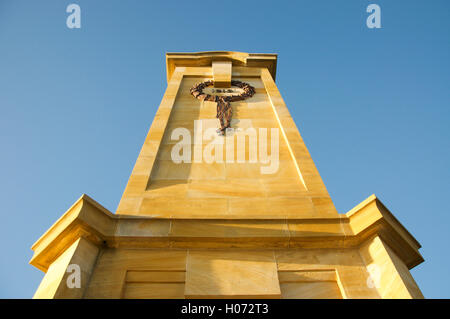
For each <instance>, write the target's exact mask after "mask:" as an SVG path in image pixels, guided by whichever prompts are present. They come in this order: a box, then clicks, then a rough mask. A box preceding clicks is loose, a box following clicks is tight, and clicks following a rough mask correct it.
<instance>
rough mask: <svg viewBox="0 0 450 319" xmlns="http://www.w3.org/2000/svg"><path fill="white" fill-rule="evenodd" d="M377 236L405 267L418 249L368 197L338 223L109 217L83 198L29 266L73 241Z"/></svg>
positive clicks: (358, 240) (290, 240)
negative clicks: (81, 239)
mask: <svg viewBox="0 0 450 319" xmlns="http://www.w3.org/2000/svg"><path fill="white" fill-rule="evenodd" d="M375 235H378V236H380V237H381V238H382V239H383V240H384V241H385V242H386V244H387V245H389V246H390V247H391V248H392V249H393V250H394V251H395V253H396V254H397V255H398V256H399V257H400V258H401V259H402V260H403V261H404V263H405V264H406V265H407V266H408V268H413V267H414V266H416V265H418V264H420V263H421V262H422V261H423V257H422V256H421V255H420V253H419V248H420V247H421V246H420V244H419V243H418V242H417V241H416V240H415V239H414V237H413V236H412V235H411V234H410V233H409V232H408V231H407V230H406V229H405V228H404V227H403V226H402V225H401V224H400V222H399V221H398V220H397V219H396V218H395V217H394V216H393V215H392V214H391V213H390V212H389V211H388V210H387V209H386V207H385V206H384V205H383V204H382V203H381V202H380V201H379V200H378V199H377V198H376V197H375V196H374V195H372V196H370V197H369V198H368V199H366V200H365V201H363V202H362V203H361V204H359V205H358V206H356V207H355V208H354V209H352V210H351V211H350V212H349V213H347V214H345V215H344V214H343V215H339V218H318V219H262V220H260V219H259V220H254V219H228V220H227V219H173V218H170V219H163V218H149V217H141V216H124V215H119V214H117V215H115V214H112V213H111V212H109V211H108V210H107V209H106V208H104V207H103V206H101V205H100V204H98V203H97V202H96V201H94V200H93V199H92V198H90V197H89V196H87V195H83V196H81V197H80V198H79V199H78V200H77V201H76V202H75V204H74V205H72V207H71V208H69V210H68V211H67V212H66V213H65V214H64V215H63V216H62V217H61V218H60V219H59V220H58V221H57V222H56V223H55V224H54V225H53V226H51V227H50V229H49V230H48V231H47V232H46V233H45V234H44V235H42V237H41V238H39V240H38V241H37V242H36V243H35V244H34V245H33V247H32V250H33V251H34V255H33V257H32V259H31V261H30V264H32V265H33V266H35V267H37V268H39V269H40V270H43V271H46V270H47V269H48V267H49V266H50V264H51V263H52V262H53V261H54V260H55V259H56V258H57V257H58V256H60V255H61V254H62V253H63V252H64V251H65V250H66V249H67V248H68V247H70V245H71V244H72V243H73V242H75V241H76V240H77V239H78V238H80V237H84V238H86V239H88V240H90V241H91V242H93V243H95V244H96V245H99V246H102V245H104V246H107V247H121V248H122V247H123V248H125V247H141V248H163V247H166V248H189V247H191V248H192V247H197V248H230V247H233V248H280V249H283V248H351V247H359V246H360V245H361V244H362V243H364V242H366V241H367V240H368V239H370V238H372V237H373V236H375Z"/></svg>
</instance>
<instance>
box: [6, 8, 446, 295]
mask: <svg viewBox="0 0 450 319" xmlns="http://www.w3.org/2000/svg"><path fill="white" fill-rule="evenodd" d="M70 3H77V4H79V5H80V7H81V16H82V17H81V18H82V22H81V26H82V27H81V29H78V30H75V29H68V28H67V26H66V17H67V15H68V14H67V13H66V7H67V5H69V4H70ZM370 3H376V4H378V5H380V7H381V20H382V28H381V29H368V28H367V27H366V24H365V21H366V18H367V16H368V13H366V7H367V6H368V5H369V4H370ZM449 13H450V2H449V1H438V0H435V1H412V0H410V1H381V0H373V1H364V0H348V1H331V0H330V1H323V0H320V1H319V0H318V1H281V0H279V1H276V2H274V1H261V0H259V1H249V0H247V1H227V2H226V3H224V2H222V3H217V4H216V3H215V2H213V1H203V2H192V1H176V2H175V1H137V0H133V1H119V0H108V1H106V0H102V1H100V0H96V1H87V0H72V1H62V0H53V1H22V0H14V1H13V0H9V1H8V0H0V111H1V113H0V146H1V157H0V181H1V182H0V200H1V211H0V214H1V221H2V225H3V231H2V232H1V233H0V236H1V237H0V239H1V240H0V249H1V254H0V255H1V263H0V267H1V268H0V298H30V297H32V295H33V293H34V291H35V290H36V288H37V286H38V284H39V282H40V280H41V279H42V277H43V273H42V272H40V271H39V270H37V269H35V268H34V267H32V266H30V265H29V264H28V261H29V260H30V258H31V255H32V251H31V250H30V247H31V245H32V244H33V242H34V241H35V240H36V239H38V238H39V236H40V235H41V234H43V233H44V231H46V230H47V229H48V228H49V226H50V225H52V224H53V223H54V222H55V221H56V220H57V219H58V218H59V217H60V216H61V215H62V214H63V213H64V211H65V210H66V209H67V208H69V207H70V205H71V204H72V203H73V202H74V201H75V200H76V199H77V198H78V197H79V196H80V195H81V194H82V193H86V194H88V195H90V196H91V197H93V198H94V199H95V200H97V201H98V202H100V203H101V204H102V205H104V206H105V207H107V208H108V209H110V210H111V211H114V210H115V209H116V207H117V204H118V202H119V199H120V197H121V195H122V192H123V190H124V188H125V185H126V182H127V180H128V177H129V174H130V172H131V170H132V167H133V165H134V161H135V160H136V157H137V155H138V153H139V150H140V147H141V146H142V143H143V141H144V138H145V135H146V133H147V130H148V128H149V126H150V124H151V122H152V119H153V116H154V114H155V112H156V109H157V107H158V105H159V102H160V100H161V98H162V95H163V93H164V90H165V86H166V82H165V80H166V78H165V60H164V54H165V52H178V51H179V52H183V51H187V52H193V51H194V52H195V51H210V50H230V51H244V52H258V53H259V52H263V53H278V54H279V62H278V71H277V84H278V86H279V88H280V90H281V93H282V95H283V97H284V99H285V102H286V103H287V105H288V108H289V109H290V111H291V114H292V116H293V118H294V120H295V122H296V123H297V126H298V127H299V129H300V133H301V134H302V136H303V138H304V140H305V142H306V145H307V147H308V148H309V151H310V153H311V155H312V157H313V159H314V161H315V163H316V165H317V167H318V169H319V172H320V174H321V176H322V178H323V180H324V182H325V184H326V186H327V188H328V191H329V192H330V195H331V196H332V199H333V201H334V203H335V205H336V207H337V209H338V211H339V212H340V213H345V212H347V211H348V210H350V209H351V208H352V207H354V206H355V205H356V204H358V203H359V202H361V201H362V200H364V199H365V198H366V197H368V196H369V195H370V194H372V193H374V194H376V195H377V196H378V197H379V198H380V199H381V200H382V201H383V202H384V204H385V205H386V206H387V207H388V208H389V209H390V210H391V211H392V212H393V213H394V215H395V216H396V217H397V218H398V219H399V220H400V221H401V222H402V223H403V225H405V227H407V229H408V230H409V231H410V232H411V233H412V234H413V235H414V236H415V237H416V238H417V239H418V240H419V242H420V243H421V244H422V245H423V248H422V250H421V253H422V254H423V256H424V258H425V262H424V263H422V264H421V265H419V266H417V267H416V268H414V269H413V270H412V274H413V275H414V277H415V279H416V281H417V282H418V284H419V286H420V288H421V289H422V291H423V293H424V295H425V296H426V297H428V298H438V297H444V298H448V297H450V287H449V286H450V272H449V270H448V265H449V264H450V257H449V256H448V245H449V231H450V204H449V200H448V193H449V189H450V187H449V186H450V185H449V180H450V175H449V166H448V164H449V162H450V147H449V137H450V129H449V124H450V123H449V120H450V110H449V106H450V105H449V101H450V88H449V86H450V54H449V53H450V41H449V35H450V33H449V32H450V15H449Z"/></svg>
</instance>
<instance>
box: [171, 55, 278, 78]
mask: <svg viewBox="0 0 450 319" xmlns="http://www.w3.org/2000/svg"><path fill="white" fill-rule="evenodd" d="M213 61H231V62H232V64H233V66H247V67H258V68H267V69H268V70H269V72H270V74H271V75H272V78H273V79H274V80H275V75H276V71H277V54H273V53H245V52H233V51H210V52H193V53H172V52H170V53H166V70H167V82H169V81H170V78H171V77H172V74H173V72H174V70H175V68H176V67H207V66H211V65H212V62H213Z"/></svg>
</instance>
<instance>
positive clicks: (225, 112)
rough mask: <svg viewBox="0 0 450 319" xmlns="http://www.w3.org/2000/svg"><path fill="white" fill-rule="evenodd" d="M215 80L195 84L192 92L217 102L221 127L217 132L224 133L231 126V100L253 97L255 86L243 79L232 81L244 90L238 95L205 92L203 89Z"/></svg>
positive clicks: (198, 96) (200, 97) (199, 97)
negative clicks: (242, 80) (219, 94)
mask: <svg viewBox="0 0 450 319" xmlns="http://www.w3.org/2000/svg"><path fill="white" fill-rule="evenodd" d="M213 85H214V81H212V80H210V81H206V82H201V83H197V84H195V85H194V86H193V87H192V88H191V90H190V92H191V94H192V96H194V97H195V98H197V99H199V100H202V101H210V102H216V103H217V114H216V118H218V119H219V122H220V129H218V130H217V133H219V134H221V135H224V134H225V130H226V129H227V128H229V127H230V125H231V124H230V123H231V116H232V109H231V105H230V102H236V101H243V100H245V99H246V98H249V97H252V96H253V94H255V88H254V87H253V86H251V85H250V84H248V83H245V82H241V81H235V80H232V81H231V85H232V86H237V87H238V88H241V89H243V90H244V92H243V93H241V94H238V95H229V96H218V95H210V94H206V93H203V89H204V88H206V87H208V86H213Z"/></svg>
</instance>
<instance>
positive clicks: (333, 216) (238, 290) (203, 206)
mask: <svg viewBox="0 0 450 319" xmlns="http://www.w3.org/2000/svg"><path fill="white" fill-rule="evenodd" d="M166 65H167V82H168V86H167V89H166V92H165V94H164V96H163V98H162V101H161V104H160V106H159V108H158V111H157V113H156V115H155V118H154V120H153V123H152V125H151V127H150V130H149V132H148V135H147V137H146V139H145V142H144V145H143V146H142V149H141V152H140V154H139V156H138V158H137V161H136V164H135V166H134V168H133V171H132V172H131V176H130V179H129V181H128V184H127V186H126V188H125V191H124V193H123V196H122V199H121V200H120V204H119V206H118V208H117V211H116V212H115V213H111V212H109V211H108V210H107V209H105V208H104V207H102V206H101V205H100V204H98V203H97V202H95V201H94V200H93V199H91V198H90V197H88V196H87V195H83V196H81V197H80V199H78V200H77V201H76V202H75V203H74V204H73V205H72V206H71V207H70V208H69V210H68V211H67V212H65V213H64V215H63V216H62V217H61V218H60V219H59V220H58V221H56V222H55V224H53V226H51V227H50V229H49V230H48V231H47V232H46V233H45V234H44V235H42V237H41V238H40V239H39V240H38V241H37V242H36V243H35V244H34V245H33V247H32V249H33V251H34V255H33V257H32V259H31V261H30V263H31V264H32V265H33V266H35V267H37V268H39V269H40V270H42V271H44V272H45V273H46V274H45V276H44V278H43V280H42V282H41V284H40V285H39V287H38V289H37V291H36V293H35V295H34V298H423V296H422V293H421V291H420V289H419V288H418V286H417V284H416V283H415V281H414V279H413V277H412V276H411V274H410V272H409V269H411V268H413V267H414V266H416V265H418V264H420V263H421V262H422V261H423V258H422V256H421V255H420V253H419V248H420V244H419V243H418V242H417V241H416V239H414V237H413V236H412V235H411V234H410V233H409V232H408V231H407V230H406V229H405V228H404V227H403V226H402V225H401V224H400V222H399V221H398V220H397V219H396V218H395V217H394V216H393V215H392V213H391V212H390V211H389V210H388V209H387V208H386V207H385V206H384V205H383V204H382V203H381V201H380V200H379V199H377V198H376V197H375V196H374V195H372V196H370V197H369V198H367V199H366V200H364V201H363V202H361V203H360V204H358V205H357V206H356V207H355V208H353V209H352V210H351V211H349V212H348V213H346V214H338V212H337V211H336V209H335V207H334V204H333V202H332V200H331V198H330V196H329V194H328V192H327V190H326V188H325V185H324V183H323V181H322V179H321V177H320V175H319V172H318V171H317V169H316V167H315V165H314V162H313V161H312V159H311V156H310V154H309V152H308V150H307V148H306V146H305V144H304V142H303V140H302V138H301V136H300V134H299V131H298V129H297V126H296V124H295V123H294V121H293V119H292V117H291V115H290V113H289V111H288V108H287V107H286V105H285V103H284V101H283V99H282V97H281V94H280V92H279V91H278V88H277V86H276V85H275V74H276V65H277V56H276V55H275V54H251V53H249V54H247V53H241V52H200V53H168V54H166ZM69 269H70V270H69ZM76 271H79V272H80V283H79V287H73V286H71V285H69V284H68V281H69V280H71V278H69V276H71V275H73V274H74V272H76Z"/></svg>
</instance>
